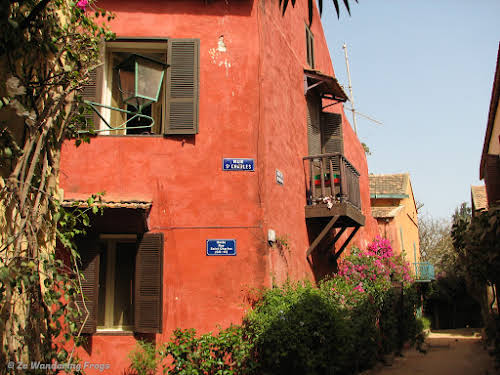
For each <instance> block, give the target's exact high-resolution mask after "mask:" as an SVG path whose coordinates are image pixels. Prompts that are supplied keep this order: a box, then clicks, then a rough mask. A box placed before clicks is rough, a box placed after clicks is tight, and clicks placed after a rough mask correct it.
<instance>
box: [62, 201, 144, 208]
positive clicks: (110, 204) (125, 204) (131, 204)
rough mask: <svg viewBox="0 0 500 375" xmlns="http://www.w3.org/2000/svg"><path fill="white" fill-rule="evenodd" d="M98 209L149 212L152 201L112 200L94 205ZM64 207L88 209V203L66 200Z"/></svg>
mask: <svg viewBox="0 0 500 375" xmlns="http://www.w3.org/2000/svg"><path fill="white" fill-rule="evenodd" d="M94 204H95V205H96V206H98V207H101V206H102V207H104V208H132V209H140V210H147V209H149V208H150V207H151V204H152V202H151V201H139V200H120V201H111V200H106V201H105V200H103V201H102V203H99V202H96V203H94ZM62 206H63V207H88V203H87V202H86V201H84V200H78V199H65V200H64V201H63V203H62Z"/></svg>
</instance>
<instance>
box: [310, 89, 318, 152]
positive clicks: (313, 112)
mask: <svg viewBox="0 0 500 375" xmlns="http://www.w3.org/2000/svg"><path fill="white" fill-rule="evenodd" d="M319 112H320V106H319V99H318V98H317V97H315V96H312V95H310V96H308V97H307V145H308V150H309V151H308V152H309V155H319V154H321V130H320V122H319Z"/></svg>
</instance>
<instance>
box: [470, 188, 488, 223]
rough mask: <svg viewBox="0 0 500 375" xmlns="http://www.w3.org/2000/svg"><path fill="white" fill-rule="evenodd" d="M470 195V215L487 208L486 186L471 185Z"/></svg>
mask: <svg viewBox="0 0 500 375" xmlns="http://www.w3.org/2000/svg"><path fill="white" fill-rule="evenodd" d="M470 196H471V203H472V216H475V215H477V213H478V212H480V211H483V210H487V209H488V197H487V196H486V187H485V186H484V185H482V186H471V187H470Z"/></svg>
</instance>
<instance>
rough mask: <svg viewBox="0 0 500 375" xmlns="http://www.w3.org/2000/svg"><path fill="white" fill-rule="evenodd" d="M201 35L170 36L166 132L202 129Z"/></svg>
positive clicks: (194, 132)
mask: <svg viewBox="0 0 500 375" xmlns="http://www.w3.org/2000/svg"><path fill="white" fill-rule="evenodd" d="M199 51H200V41H199V40H198V39H170V40H169V41H168V51H167V63H168V64H169V66H168V67H167V81H166V83H167V90H166V92H167V95H166V105H165V106H166V111H165V121H164V124H165V127H164V133H165V134H196V133H198V101H199V98H198V97H199V54H200V53H199Z"/></svg>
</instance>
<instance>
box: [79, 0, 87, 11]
mask: <svg viewBox="0 0 500 375" xmlns="http://www.w3.org/2000/svg"><path fill="white" fill-rule="evenodd" d="M87 5H89V1H88V0H79V1H78V3H76V6H77V7H78V8H80V9H81V10H83V11H85V9H86V8H87Z"/></svg>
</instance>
